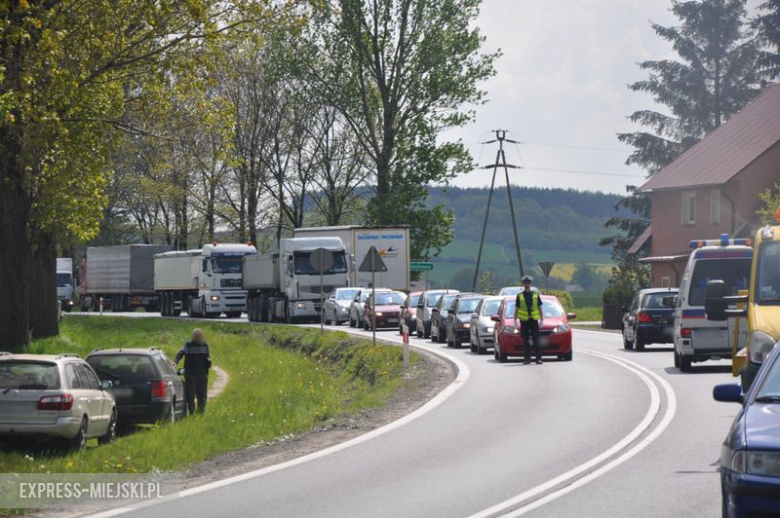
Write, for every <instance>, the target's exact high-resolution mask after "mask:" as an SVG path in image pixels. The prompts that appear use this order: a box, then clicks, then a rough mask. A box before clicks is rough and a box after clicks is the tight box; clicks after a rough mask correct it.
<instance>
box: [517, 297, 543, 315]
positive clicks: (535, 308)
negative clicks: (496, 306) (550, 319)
mask: <svg viewBox="0 0 780 518" xmlns="http://www.w3.org/2000/svg"><path fill="white" fill-rule="evenodd" d="M532 293H533V295H532V297H531V301H532V302H531V313H530V315H529V313H528V307H526V304H525V295H524V294H523V292H522V291H521V292H520V293H518V294H517V299H516V300H515V309H516V310H517V319H518V320H522V321H525V320H528V319H529V318H533V319H534V320H540V319H541V318H542V314H541V312H540V311H539V305H540V304H541V303H542V300H541V297H540V296H539V292H538V291H534V292H532Z"/></svg>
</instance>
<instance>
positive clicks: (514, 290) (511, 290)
mask: <svg viewBox="0 0 780 518" xmlns="http://www.w3.org/2000/svg"><path fill="white" fill-rule="evenodd" d="M521 291H523V287H522V286H511V287H508V288H501V291H500V292H498V294H499V295H517V294H518V293H520V292H521Z"/></svg>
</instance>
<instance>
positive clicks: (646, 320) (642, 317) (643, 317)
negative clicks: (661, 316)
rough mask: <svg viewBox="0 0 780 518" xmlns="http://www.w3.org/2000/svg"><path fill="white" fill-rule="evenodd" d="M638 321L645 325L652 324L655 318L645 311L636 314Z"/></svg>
mask: <svg viewBox="0 0 780 518" xmlns="http://www.w3.org/2000/svg"><path fill="white" fill-rule="evenodd" d="M636 319H637V321H638V322H641V323H643V324H650V323H652V322H653V317H651V316H650V315H648V314H647V313H645V312H644V311H640V312H639V313H637V314H636Z"/></svg>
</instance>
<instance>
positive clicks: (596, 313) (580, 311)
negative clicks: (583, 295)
mask: <svg viewBox="0 0 780 518" xmlns="http://www.w3.org/2000/svg"><path fill="white" fill-rule="evenodd" d="M572 311H574V312H575V313H577V320H573V321H572V324H576V323H577V322H601V318H602V316H603V314H604V308H602V307H601V306H585V307H576V306H575V307H574V309H573V310H572Z"/></svg>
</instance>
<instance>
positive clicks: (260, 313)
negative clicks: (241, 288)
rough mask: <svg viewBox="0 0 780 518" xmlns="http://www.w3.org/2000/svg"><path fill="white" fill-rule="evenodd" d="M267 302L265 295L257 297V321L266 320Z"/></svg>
mask: <svg viewBox="0 0 780 518" xmlns="http://www.w3.org/2000/svg"><path fill="white" fill-rule="evenodd" d="M267 304H268V299H267V298H266V297H260V298H259V299H257V308H256V309H255V311H256V312H257V315H256V316H257V322H268V318H267V317H268V311H266V305H267Z"/></svg>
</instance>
